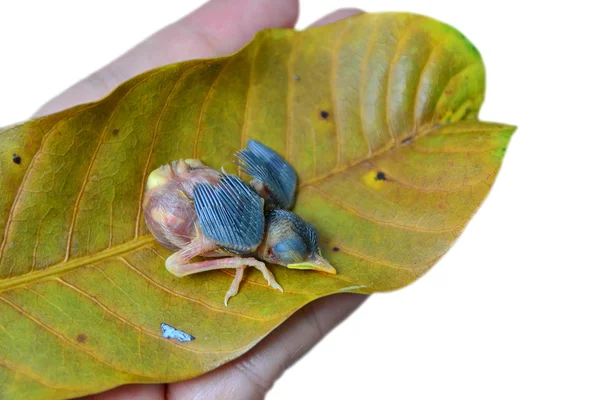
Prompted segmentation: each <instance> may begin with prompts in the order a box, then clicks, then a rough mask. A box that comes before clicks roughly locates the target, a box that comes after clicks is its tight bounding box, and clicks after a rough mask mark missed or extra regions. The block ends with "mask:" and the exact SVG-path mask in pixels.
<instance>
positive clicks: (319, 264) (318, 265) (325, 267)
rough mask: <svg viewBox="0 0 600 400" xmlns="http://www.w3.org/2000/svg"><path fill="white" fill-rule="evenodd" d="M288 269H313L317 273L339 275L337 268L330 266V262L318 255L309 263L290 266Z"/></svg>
mask: <svg viewBox="0 0 600 400" xmlns="http://www.w3.org/2000/svg"><path fill="white" fill-rule="evenodd" d="M287 268H290V269H312V270H315V271H321V272H325V273H328V274H333V275H335V274H336V273H337V271H336V270H335V268H333V266H332V265H331V264H329V261H327V260H326V259H324V258H323V257H322V256H320V255H317V256H315V257H313V258H311V259H309V260H307V261H304V262H300V263H294V264H288V265H287Z"/></svg>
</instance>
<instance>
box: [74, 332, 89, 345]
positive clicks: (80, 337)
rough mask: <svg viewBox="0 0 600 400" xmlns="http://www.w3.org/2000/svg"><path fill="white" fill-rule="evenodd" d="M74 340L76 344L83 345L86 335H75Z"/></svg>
mask: <svg viewBox="0 0 600 400" xmlns="http://www.w3.org/2000/svg"><path fill="white" fill-rule="evenodd" d="M76 340H77V342H78V343H85V341H86V340H87V335H86V334H85V333H80V334H79V335H77V338H76Z"/></svg>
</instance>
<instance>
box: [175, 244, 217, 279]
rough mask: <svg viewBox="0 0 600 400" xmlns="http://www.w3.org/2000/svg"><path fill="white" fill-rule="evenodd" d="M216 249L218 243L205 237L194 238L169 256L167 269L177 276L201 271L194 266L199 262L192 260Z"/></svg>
mask: <svg viewBox="0 0 600 400" xmlns="http://www.w3.org/2000/svg"><path fill="white" fill-rule="evenodd" d="M216 249H217V245H215V244H214V243H212V242H210V241H208V240H206V239H204V238H198V239H194V240H192V241H191V242H190V243H189V244H188V245H187V246H185V247H182V248H181V249H179V250H178V251H177V252H175V253H173V254H171V255H170V256H169V257H168V258H167V260H166V262H165V266H166V267H167V271H169V272H170V273H172V274H173V275H175V276H177V277H182V276H186V275H189V274H193V273H195V272H200V271H199V270H195V269H194V267H193V266H194V264H198V263H190V260H191V259H192V258H194V257H196V256H201V255H202V254H206V253H208V252H211V251H213V250H216Z"/></svg>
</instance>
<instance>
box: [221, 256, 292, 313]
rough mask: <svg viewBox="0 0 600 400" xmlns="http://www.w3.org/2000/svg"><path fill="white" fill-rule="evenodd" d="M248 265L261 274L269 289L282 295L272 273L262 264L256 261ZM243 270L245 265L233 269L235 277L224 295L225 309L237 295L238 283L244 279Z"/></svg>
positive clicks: (281, 290) (280, 288) (281, 289)
mask: <svg viewBox="0 0 600 400" xmlns="http://www.w3.org/2000/svg"><path fill="white" fill-rule="evenodd" d="M250 265H251V266H252V267H254V268H256V269H258V270H259V271H260V272H261V273H262V274H263V277H264V278H265V280H266V281H267V284H268V285H269V286H270V287H272V288H273V289H275V290H279V291H280V292H281V293H283V288H282V287H281V285H280V284H279V283H277V280H275V276H274V275H273V273H271V271H269V269H268V268H267V266H266V265H265V264H264V263H263V262H260V261H256V262H255V263H252V264H250ZM245 269H246V265H242V266H241V267H238V268H236V269H235V277H234V278H233V281H232V282H231V286H229V289H228V290H227V293H225V307H227V306H228V305H227V303H228V302H229V299H230V298H232V297H233V296H235V295H236V294H237V293H238V290H239V288H240V283H241V282H242V279H243V278H244V270H245Z"/></svg>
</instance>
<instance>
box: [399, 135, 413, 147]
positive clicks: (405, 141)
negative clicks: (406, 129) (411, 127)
mask: <svg viewBox="0 0 600 400" xmlns="http://www.w3.org/2000/svg"><path fill="white" fill-rule="evenodd" d="M413 139H414V137H413V136H409V137H407V138H406V139H404V140H403V141H402V142H400V144H403V145H407V144H411V143H412V141H413Z"/></svg>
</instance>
